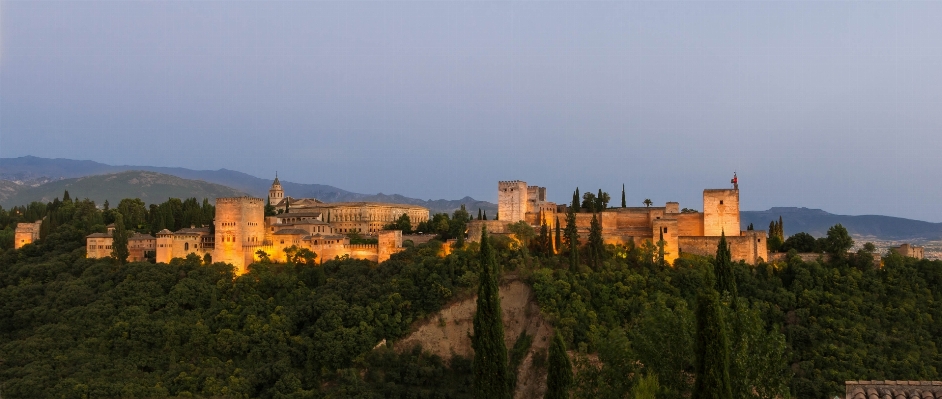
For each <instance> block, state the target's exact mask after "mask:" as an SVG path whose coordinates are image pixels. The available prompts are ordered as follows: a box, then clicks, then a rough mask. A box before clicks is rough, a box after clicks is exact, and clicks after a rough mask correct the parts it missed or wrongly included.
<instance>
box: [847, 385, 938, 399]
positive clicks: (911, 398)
mask: <svg viewBox="0 0 942 399" xmlns="http://www.w3.org/2000/svg"><path fill="white" fill-rule="evenodd" d="M844 386H845V389H846V395H845V399H942V381H846V382H845V383H844Z"/></svg>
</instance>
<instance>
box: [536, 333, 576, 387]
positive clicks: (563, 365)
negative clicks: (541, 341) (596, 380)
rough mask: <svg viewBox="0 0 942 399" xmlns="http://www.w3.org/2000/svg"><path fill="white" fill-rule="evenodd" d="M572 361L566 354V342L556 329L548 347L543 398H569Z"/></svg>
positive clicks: (571, 380)
mask: <svg viewBox="0 0 942 399" xmlns="http://www.w3.org/2000/svg"><path fill="white" fill-rule="evenodd" d="M572 384H573V375H572V363H571V362H570V361H569V355H568V354H566V342H564V341H563V336H562V334H560V333H559V331H556V333H555V334H553V342H552V343H551V344H550V348H549V359H548V364H547V366H546V394H545V395H543V397H544V398H545V399H569V389H570V388H572Z"/></svg>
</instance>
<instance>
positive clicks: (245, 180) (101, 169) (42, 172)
mask: <svg viewBox="0 0 942 399" xmlns="http://www.w3.org/2000/svg"><path fill="white" fill-rule="evenodd" d="M126 171H148V172H157V173H163V174H167V175H172V176H176V177H180V178H183V179H192V180H202V181H204V182H208V183H214V184H218V185H223V186H227V187H230V188H231V189H234V190H235V191H238V192H240V193H245V194H248V195H253V196H256V197H260V198H268V189H269V188H271V183H272V180H271V179H263V178H259V177H255V176H252V175H249V174H245V173H242V172H236V171H234V170H228V169H219V170H192V169H185V168H167V167H158V166H131V165H119V166H115V165H106V164H103V163H99V162H94V161H77V160H72V159H63V158H55V159H51V158H39V157H33V156H26V157H19V158H0V204H2V205H3V206H9V205H22V204H23V203H22V202H14V201H23V200H24V199H29V198H34V199H33V200H38V198H37V197H31V196H32V195H34V194H35V193H37V192H34V191H32V190H27V189H26V188H28V187H34V188H35V187H41V186H43V185H48V184H49V183H50V182H56V181H58V180H62V179H70V178H78V177H86V176H94V175H102V174H113V173H119V172H126ZM3 180H7V181H8V182H3ZM11 182H14V183H18V184H13V183H11ZM281 185H282V187H283V188H284V190H285V195H290V196H292V197H294V198H317V199H319V200H321V201H324V202H344V201H375V202H392V203H400V204H411V205H420V206H424V207H426V208H429V210H431V212H432V213H438V212H448V213H451V212H452V211H454V210H455V209H458V208H460V207H461V205H462V204H464V205H465V206H466V207H467V209H468V210H469V212H473V213H476V212H477V209H478V208H481V209H484V210H487V211H488V212H489V213H490V214H492V215H493V214H494V213H496V212H497V205H496V204H494V203H491V202H487V201H478V200H476V199H474V198H471V197H464V198H462V199H458V200H445V199H440V200H422V199H418V198H410V197H406V196H403V195H399V194H383V193H379V194H359V193H354V192H350V191H346V190H343V189H340V188H337V187H333V186H328V185H325V184H303V183H293V182H288V181H284V180H282V181H281ZM115 190H117V188H116V189H115ZM20 191H22V195H21V193H20ZM28 193H31V194H28ZM69 193H70V195H73V196H75V195H76V194H73V193H72V191H71V190H70V191H69ZM61 195H62V191H59V192H58V194H55V196H61ZM155 195H156V194H155ZM240 195H241V194H240ZM193 196H196V195H195V194H193V195H188V196H187V197H193ZM82 198H84V196H83V197H82ZM88 198H93V197H91V196H88ZM122 198H124V197H122ZM207 198H210V197H207ZM211 198H215V196H213V197H211ZM50 199H51V198H50ZM141 199H142V200H144V198H141ZM112 201H114V200H112ZM144 201H145V202H147V200H144ZM161 201H163V200H161ZM96 202H99V201H96ZM25 203H29V200H27V201H26V202H25Z"/></svg>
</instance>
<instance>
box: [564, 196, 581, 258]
mask: <svg viewBox="0 0 942 399" xmlns="http://www.w3.org/2000/svg"><path fill="white" fill-rule="evenodd" d="M566 244H568V245H569V269H570V270H576V266H578V265H579V230H578V228H577V227H576V211H575V208H569V212H568V213H567V214H566Z"/></svg>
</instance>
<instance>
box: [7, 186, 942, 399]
mask: <svg viewBox="0 0 942 399" xmlns="http://www.w3.org/2000/svg"><path fill="white" fill-rule="evenodd" d="M121 204H124V205H126V206H124V207H123V208H125V210H122V205H121ZM138 205H140V204H138V203H137V201H128V202H124V201H121V202H120V203H119V205H118V206H117V207H113V208H110V209H109V210H108V211H103V210H101V209H98V208H96V207H95V204H94V203H92V202H91V201H87V200H76V199H71V200H69V201H59V200H55V201H52V202H49V203H46V204H41V203H34V204H30V205H28V206H23V207H16V208H13V209H11V210H0V227H2V231H4V233H3V234H7V233H5V232H6V231H12V230H8V229H9V228H10V226H11V224H14V223H16V222H18V221H36V220H40V219H42V218H43V217H45V219H44V221H43V226H44V227H43V237H42V239H41V240H40V241H39V242H37V243H34V244H30V245H27V246H25V247H24V248H22V249H20V250H13V249H10V248H9V247H3V249H2V250H0V392H2V395H3V397H4V398H32V397H65V398H72V397H75V398H80V397H83V396H85V397H161V396H191V395H192V396H196V397H263V398H269V397H315V398H320V397H363V398H386V397H389V398H400V397H410V396H417V397H470V396H471V395H472V382H471V381H472V364H473V361H474V359H471V358H463V357H461V356H455V357H453V358H451V359H450V360H448V361H446V360H443V359H441V358H439V357H437V356H434V355H431V354H428V353H426V352H423V351H422V349H421V348H411V349H407V350H405V351H402V352H397V351H395V350H393V349H391V348H390V347H389V346H388V345H387V346H383V345H379V347H377V344H378V343H380V342H382V341H383V340H387V342H393V341H395V340H396V339H399V338H401V337H403V336H404V335H405V334H407V333H408V331H409V328H410V325H411V323H412V322H413V321H416V320H420V319H423V318H425V317H426V316H428V315H430V314H432V313H434V312H436V311H438V310H440V309H441V308H442V307H443V306H444V305H445V304H446V303H448V302H450V301H453V300H455V299H458V298H468V297H470V296H472V295H473V293H474V292H475V291H476V290H477V288H478V280H479V274H480V270H481V269H480V261H479V260H478V259H479V258H478V256H479V255H480V252H479V250H478V245H477V244H470V245H467V246H466V247H465V248H463V249H459V250H455V251H454V252H453V253H452V254H451V255H449V256H447V257H442V256H441V255H440V253H441V251H440V249H441V248H440V245H441V244H440V242H438V241H432V242H431V243H429V244H423V245H419V246H416V247H414V248H409V249H407V250H406V251H404V252H402V253H399V254H396V255H394V256H393V257H392V259H390V260H389V261H387V262H384V263H382V264H379V265H377V264H376V263H373V262H368V261H360V260H352V259H337V260H326V261H325V262H324V263H323V264H322V265H321V264H320V261H319V260H318V261H317V262H315V261H314V259H316V254H313V253H306V252H303V251H300V250H298V251H294V252H293V253H292V256H291V258H290V260H291V261H290V262H289V263H285V264H271V263H268V262H262V263H257V264H254V265H252V266H251V267H250V268H249V273H248V274H246V275H243V276H235V275H233V269H232V267H231V266H229V265H226V264H221V263H215V264H213V263H211V260H208V259H207V260H204V259H200V258H197V257H195V256H192V257H189V258H187V259H175V260H173V261H172V262H171V263H170V264H156V265H155V264H151V263H136V262H132V263H128V264H125V265H121V264H119V263H116V262H114V260H112V259H86V258H85V257H84V256H85V236H86V235H87V234H89V233H91V232H101V231H104V228H105V225H106V223H105V222H106V215H107V214H108V212H118V213H119V214H120V215H121V219H123V220H133V218H135V217H139V216H140V212H139V211H140V208H139V206H138ZM146 209H147V213H146V217H145V219H144V225H143V226H141V225H138V226H136V227H129V228H128V230H138V231H151V230H152V229H154V228H155V226H157V225H162V226H164V228H171V227H172V226H178V225H182V223H184V221H185V220H186V221H199V223H202V224H203V225H207V224H208V223H209V221H211V220H212V211H213V209H212V208H211V205H209V204H208V203H206V202H204V203H203V204H200V203H198V202H196V201H195V200H193V201H189V200H187V201H180V200H172V199H171V200H169V201H167V202H165V203H163V204H157V205H148V206H147V208H146ZM187 209H188V210H189V211H187ZM197 210H198V211H199V212H198V214H197ZM187 215H189V216H187ZM112 216H113V217H114V219H117V214H113V215H112ZM207 216H208V218H207ZM446 216H447V215H446ZM457 216H458V217H456V218H455V217H451V216H447V218H439V221H442V220H444V221H446V222H448V227H447V229H445V230H447V231H448V234H452V233H453V232H454V233H456V234H460V233H459V231H461V230H460V227H459V228H456V230H455V231H453V230H452V225H451V223H450V222H452V221H454V220H456V219H457V220H459V223H458V225H460V224H461V221H464V222H466V221H467V220H468V219H469V218H468V217H467V216H468V215H467V212H464V213H463V214H461V213H459V214H458V215H457ZM482 216H483V215H482ZM114 219H112V220H114ZM130 223H132V222H128V223H127V224H130ZM193 224H196V223H193ZM187 227H188V226H187ZM445 230H443V231H445ZM839 230H840V229H836V230H835V232H834V234H833V235H829V237H828V238H826V239H822V240H814V239H813V238H812V239H811V242H812V244H813V245H819V246H818V247H817V248H824V245H825V243H828V240H829V239H830V240H831V242H830V243H829V245H832V246H831V247H830V248H846V243H847V241H846V240H845V239H844V238H843V234H842V233H841V232H840V231H839ZM541 235H542V232H541ZM566 235H567V234H563V236H566ZM5 237H7V236H6V235H0V239H3V240H5V239H6V238H5ZM796 237H798V238H796ZM808 237H810V236H808ZM491 238H493V242H494V252H493V257H494V259H495V261H496V264H497V267H495V272H500V273H515V274H517V276H518V278H520V279H522V280H524V281H526V282H528V283H529V284H530V285H531V286H532V287H533V289H534V295H535V298H536V300H537V302H538V303H539V305H540V308H541V311H542V314H543V315H544V316H545V317H546V318H547V319H548V322H549V323H550V324H551V325H552V326H553V328H554V330H555V332H558V334H559V335H560V338H561V340H563V341H564V345H565V346H566V347H568V348H570V350H572V351H573V353H574V354H575V356H574V357H573V364H574V365H575V367H576V374H575V376H574V379H573V384H572V390H571V393H572V395H573V396H574V397H579V398H593V399H596V398H609V397H611V398H614V397H619V398H621V397H625V396H626V395H637V397H650V392H651V391H652V390H658V392H659V393H658V397H659V398H689V397H690V395H691V394H692V390H693V382H694V380H693V379H692V378H691V377H692V376H693V375H695V373H696V368H697V367H696V339H695V338H696V313H695V311H696V309H697V298H698V296H699V294H700V293H701V292H702V291H703V290H704V287H712V286H714V281H715V280H716V278H715V277H714V274H713V273H714V270H715V267H716V261H717V260H716V259H713V258H703V257H696V256H690V255H682V256H681V258H680V259H678V260H677V261H676V262H675V263H674V265H672V266H662V265H659V263H658V262H657V258H658V257H657V256H656V252H657V247H656V246H655V245H654V244H653V243H650V242H647V243H645V244H644V245H639V246H637V247H635V246H633V245H629V246H612V245H607V246H605V251H606V254H607V256H606V257H604V258H603V259H600V261H599V262H598V263H597V264H593V265H594V266H595V267H594V268H590V267H588V266H589V265H588V259H590V258H589V257H588V256H581V257H580V256H578V255H579V253H578V252H579V251H588V250H589V245H584V246H579V245H576V246H574V247H573V248H574V249H575V252H576V253H575V254H574V255H576V256H575V259H576V261H575V262H574V263H573V264H570V261H571V259H573V258H570V256H569V255H570V253H569V252H573V251H566V250H563V251H560V252H562V254H560V255H556V254H554V253H551V252H542V251H541V252H539V253H536V256H530V257H525V253H522V252H521V251H519V250H516V249H514V246H513V245H512V241H511V240H510V239H508V238H507V237H501V236H496V235H495V236H492V237H491ZM793 238H795V239H794V240H793ZM789 240H791V244H799V243H800V244H801V245H805V244H808V242H807V241H808V240H804V236H803V235H795V236H792V237H790V238H789ZM789 240H786V242H785V245H786V246H788V245H789V244H790V243H789ZM534 241H536V240H534ZM3 242H5V241H0V243H3ZM11 243H12V240H11ZM4 245H6V244H4ZM563 246H564V247H565V245H563ZM793 249H794V248H793ZM870 251H871V252H872V248H871V249H870ZM844 254H846V250H845V251H844ZM723 256H725V255H723ZM870 256H871V255H870V252H868V251H867V249H866V248H865V249H864V250H861V251H859V252H858V253H856V254H846V255H843V256H834V257H830V256H822V257H820V258H819V260H818V261H812V262H805V261H803V260H802V259H801V258H800V257H798V256H794V255H789V256H787V259H786V260H785V261H781V262H777V263H774V264H770V263H760V264H758V265H746V264H744V263H741V262H731V263H730V264H729V265H728V267H729V269H728V270H729V276H730V279H729V281H730V282H732V283H734V284H735V287H737V288H736V291H737V292H738V295H736V296H735V297H733V296H732V295H730V296H729V297H728V298H727V297H721V298H720V302H721V303H722V306H721V313H722V316H721V317H722V319H723V320H724V321H725V323H726V330H727V335H728V341H729V346H728V348H729V371H728V372H729V379H730V381H731V385H732V387H731V390H732V392H733V396H735V397H753V398H774V397H786V396H789V395H790V396H792V397H801V398H805V397H833V396H835V395H841V394H842V393H843V389H844V388H843V382H844V381H846V380H856V379H870V380H883V379H898V380H926V379H934V378H937V377H938V375H939V373H940V371H942V353H940V351H939V348H942V324H940V323H939V322H938V320H942V306H939V305H938V304H939V303H942V262H939V261H930V260H915V259H912V258H903V257H901V256H899V255H896V254H891V255H889V256H887V257H885V258H884V262H883V267H882V268H874V266H873V262H872V258H868V257H870ZM579 259H583V260H584V261H580V260H579ZM207 263H208V264H207ZM515 347H516V345H515ZM374 348H375V349H374ZM515 353H516V352H515ZM541 356H542V358H535V359H534V360H533V362H534V364H538V363H541V364H546V363H547V362H548V358H547V353H546V351H544V352H542V355H541ZM519 361H520V356H516V355H515V356H510V359H508V360H507V362H508V363H509V364H510V365H511V366H513V365H515V364H519V363H515V362H519ZM509 369H511V370H513V369H515V368H514V367H509ZM655 387H659V388H655Z"/></svg>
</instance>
